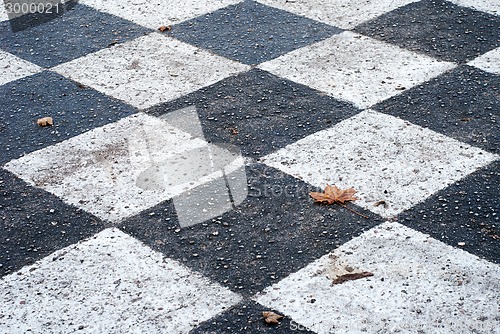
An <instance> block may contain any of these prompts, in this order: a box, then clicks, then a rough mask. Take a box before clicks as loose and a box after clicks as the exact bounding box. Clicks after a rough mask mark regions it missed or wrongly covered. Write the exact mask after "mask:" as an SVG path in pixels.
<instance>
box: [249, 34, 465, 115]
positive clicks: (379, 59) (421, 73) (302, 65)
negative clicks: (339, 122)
mask: <svg viewBox="0 0 500 334" xmlns="http://www.w3.org/2000/svg"><path fill="white" fill-rule="evenodd" d="M259 67H260V68H262V69H264V70H267V71H269V72H271V73H274V74H276V75H278V76H281V77H284V78H287V79H290V80H292V81H295V82H298V83H301V84H305V85H308V86H310V87H312V88H315V89H317V90H320V91H322V92H325V93H327V94H329V95H331V96H334V97H336V98H339V99H342V100H346V101H350V102H352V103H354V104H355V105H356V106H358V107H360V108H367V107H369V106H371V105H373V104H375V103H377V102H380V101H383V100H385V99H388V98H390V97H392V96H394V95H397V94H399V93H401V92H402V91H403V90H404V89H408V88H411V87H413V86H415V85H418V84H420V83H423V82H425V81H427V80H429V79H431V78H433V77H435V76H438V75H439V74H441V73H443V72H445V71H447V70H449V69H451V68H453V67H455V65H454V64H453V63H448V62H441V61H438V60H435V59H433V58H430V57H427V56H424V55H420V54H417V53H414V52H411V51H408V50H404V49H401V48H399V47H397V46H394V45H389V44H387V43H384V42H381V41H377V40H375V39H372V38H370V37H366V36H362V35H359V34H355V33H352V32H349V31H346V32H343V33H341V34H338V35H335V36H333V37H331V38H329V39H326V40H324V41H321V42H318V43H316V44H312V45H309V46H307V47H304V48H301V49H298V50H295V51H292V52H290V53H288V54H286V55H283V56H281V57H278V58H276V59H273V60H271V61H269V62H266V63H263V64H261V65H259Z"/></svg>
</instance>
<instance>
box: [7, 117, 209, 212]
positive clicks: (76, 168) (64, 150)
mask: <svg viewBox="0 0 500 334" xmlns="http://www.w3.org/2000/svg"><path fill="white" fill-rule="evenodd" d="M206 147H207V143H206V142H205V141H204V140H202V139H199V138H194V137H192V136H191V135H189V134H187V133H186V132H183V131H181V130H179V129H177V128H175V127H173V126H171V125H169V124H168V123H166V122H164V121H163V120H160V119H157V118H155V117H152V116H148V115H145V114H142V113H140V114H136V115H132V116H129V117H127V118H124V119H122V120H120V121H118V122H115V123H111V124H108V125H105V126H103V127H101V128H97V129H94V130H91V131H89V132H86V133H84V134H81V135H79V136H76V137H73V138H71V139H68V140H66V141H64V142H61V143H59V144H56V145H53V146H50V147H47V148H44V149H42V150H39V151H35V152H33V153H30V154H28V155H26V156H24V157H22V158H19V159H16V160H12V161H10V162H9V163H7V164H6V165H5V168H6V169H8V170H9V171H11V172H13V173H15V174H17V175H18V176H19V177H21V178H22V179H24V180H26V181H27V182H29V183H30V184H32V185H35V186H38V187H41V188H43V189H45V190H47V191H49V192H51V193H53V194H55V195H57V196H59V197H60V198H62V199H63V200H64V201H65V202H67V203H70V204H73V205H75V206H77V207H80V208H82V209H84V210H86V211H88V212H91V213H93V214H95V215H96V216H98V217H100V218H103V219H107V220H109V221H111V222H117V221H119V220H121V219H123V218H125V217H128V216H131V215H134V214H137V213H139V212H141V211H142V210H145V209H147V208H150V207H151V206H153V205H156V204H158V203H160V202H161V201H164V200H166V199H170V198H172V197H174V196H176V195H179V194H181V193H183V192H184V191H186V190H189V189H192V188H194V187H196V186H198V185H200V184H204V183H205V182H208V181H209V180H212V179H214V178H216V177H218V176H219V175H218V173H219V171H218V170H217V171H215V172H214V170H213V168H211V166H206V165H203V166H198V165H195V166H192V169H193V170H190V169H189V168H187V166H186V161H193V159H194V158H193V157H192V156H191V155H192V153H193V154H195V155H199V154H200V152H201V151H202V149H203V148H206ZM189 159H191V160H189ZM194 160H196V161H197V162H198V164H203V163H205V164H206V163H207V162H206V161H205V162H204V161H201V160H200V158H199V157H198V159H194ZM200 161H201V162H200ZM176 164H177V165H178V166H180V167H181V168H182V171H176V170H175V165H176ZM174 174H178V175H177V176H175V175H174ZM172 175H174V177H172ZM145 178H146V179H149V180H146V179H145ZM176 181H179V182H176Z"/></svg>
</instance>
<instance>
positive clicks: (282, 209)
mask: <svg viewBox="0 0 500 334" xmlns="http://www.w3.org/2000/svg"><path fill="white" fill-rule="evenodd" d="M247 180H248V187H249V188H248V191H249V194H248V197H247V198H246V200H245V201H243V203H241V204H240V205H239V206H237V207H236V209H234V210H231V211H229V212H226V213H225V214H223V215H222V216H220V217H216V218H214V219H212V220H208V221H206V222H204V223H201V224H197V225H194V226H191V227H187V228H180V226H179V224H178V221H177V219H176V214H175V208H174V205H173V202H172V201H167V202H164V203H162V204H159V205H158V206H156V207H154V208H151V209H149V210H147V211H144V212H143V213H141V214H139V215H137V216H135V217H132V218H130V219H128V220H126V221H124V222H123V223H122V224H121V225H120V228H121V229H123V230H124V231H125V232H127V233H129V234H131V235H132V236H134V237H136V238H138V239H139V240H141V241H143V242H145V243H146V244H148V245H149V246H151V247H152V248H154V249H156V250H159V251H161V252H163V253H164V254H165V255H166V256H168V257H170V258H173V259H176V260H179V261H181V262H182V263H184V264H185V265H187V266H189V267H191V268H192V269H193V270H195V271H197V272H200V273H201V274H203V275H205V276H208V277H210V278H211V279H213V280H215V281H218V282H219V283H221V284H222V285H224V286H226V287H228V288H229V289H231V290H233V291H235V292H238V293H241V294H243V295H245V296H247V297H248V296H251V295H253V294H255V293H256V292H258V291H261V290H263V289H264V288H266V287H268V286H270V285H271V284H274V283H276V282H278V281H279V280H281V279H283V278H285V277H287V276H288V275H289V274H291V273H293V272H295V271H298V270H299V269H301V268H303V267H305V266H306V265H307V264H309V263H310V262H311V261H313V260H316V259H318V258H319V257H321V256H323V255H325V254H327V253H328V252H330V251H332V250H334V249H335V248H337V247H338V246H340V245H341V244H343V243H345V242H346V241H348V240H350V239H352V238H353V237H356V236H358V235H360V234H361V233H362V232H364V231H366V230H367V229H369V228H371V227H373V226H375V225H377V224H379V223H381V222H382V219H381V218H380V217H378V216H377V215H375V214H373V213H371V212H367V211H365V210H363V209H361V208H359V207H357V206H355V205H352V208H354V209H355V210H357V211H359V212H361V213H363V214H365V215H367V216H368V217H369V218H368V219H365V218H362V217H360V216H357V215H355V214H354V213H352V212H350V211H348V210H346V209H344V208H342V207H339V206H322V205H317V204H314V203H313V201H312V199H311V198H310V197H309V191H311V190H314V191H318V190H319V189H315V188H312V187H311V186H309V185H307V184H305V183H303V182H301V181H299V180H297V179H295V178H293V177H291V176H289V175H286V174H284V173H282V172H279V171H277V170H276V169H273V168H271V167H267V166H265V165H260V164H252V165H250V166H248V167H247ZM194 209H195V208H194Z"/></svg>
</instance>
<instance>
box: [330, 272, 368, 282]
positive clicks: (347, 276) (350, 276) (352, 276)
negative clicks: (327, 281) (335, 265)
mask: <svg viewBox="0 0 500 334" xmlns="http://www.w3.org/2000/svg"><path fill="white" fill-rule="evenodd" d="M370 276H373V273H370V272H368V271H364V272H362V273H353V274H345V275H341V276H339V277H337V278H336V279H334V280H333V281H332V283H333V284H342V283H344V282H347V281H353V280H356V279H360V278H365V277H370Z"/></svg>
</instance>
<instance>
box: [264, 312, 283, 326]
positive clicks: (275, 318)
mask: <svg viewBox="0 0 500 334" xmlns="http://www.w3.org/2000/svg"><path fill="white" fill-rule="evenodd" d="M262 316H263V317H264V321H265V322H266V323H268V324H279V323H280V322H279V320H280V319H281V318H283V316H282V315H280V314H278V313H274V312H272V311H264V312H262Z"/></svg>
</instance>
